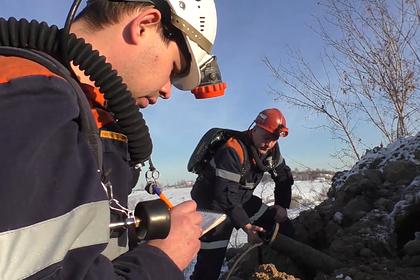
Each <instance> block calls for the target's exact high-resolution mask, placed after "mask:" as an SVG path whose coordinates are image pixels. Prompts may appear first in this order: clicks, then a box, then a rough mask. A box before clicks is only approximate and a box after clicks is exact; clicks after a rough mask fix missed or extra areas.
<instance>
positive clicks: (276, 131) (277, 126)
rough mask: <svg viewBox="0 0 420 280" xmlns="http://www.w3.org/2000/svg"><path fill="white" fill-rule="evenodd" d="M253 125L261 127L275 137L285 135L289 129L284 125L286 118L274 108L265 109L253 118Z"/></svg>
mask: <svg viewBox="0 0 420 280" xmlns="http://www.w3.org/2000/svg"><path fill="white" fill-rule="evenodd" d="M254 122H255V125H256V126H258V127H261V128H262V129H264V130H266V131H267V132H269V133H271V134H273V135H274V136H276V137H286V136H287V135H288V134H289V129H288V128H287V127H286V118H285V117H284V116H283V114H282V112H280V111H279V110H278V109H276V108H271V109H265V110H264V111H262V112H260V113H259V114H258V116H257V118H256V119H255V121H254Z"/></svg>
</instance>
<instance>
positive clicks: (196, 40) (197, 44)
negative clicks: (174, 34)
mask: <svg viewBox="0 0 420 280" xmlns="http://www.w3.org/2000/svg"><path fill="white" fill-rule="evenodd" d="M166 1H167V2H168V3H169V5H170V6H171V8H172V13H173V15H172V23H173V24H174V25H175V27H177V28H178V29H180V30H181V31H182V34H183V35H184V38H185V41H186V43H187V46H188V50H189V52H190V54H191V67H190V71H189V73H188V74H186V75H185V76H182V77H179V78H175V79H174V80H173V81H172V82H173V85H174V86H176V87H177V88H179V89H181V90H191V89H193V88H195V87H196V86H198V85H199V84H200V81H201V71H200V69H201V68H204V66H205V65H206V64H207V62H209V61H210V60H211V59H212V55H211V48H212V46H213V43H214V40H215V37H216V30H217V14H216V6H215V3H214V0H166Z"/></svg>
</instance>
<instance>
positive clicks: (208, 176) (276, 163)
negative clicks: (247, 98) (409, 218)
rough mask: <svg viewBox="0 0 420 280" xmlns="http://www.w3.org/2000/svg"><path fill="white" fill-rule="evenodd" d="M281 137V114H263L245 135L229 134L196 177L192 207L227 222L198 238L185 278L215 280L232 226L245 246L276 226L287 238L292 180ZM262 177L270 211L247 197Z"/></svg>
mask: <svg viewBox="0 0 420 280" xmlns="http://www.w3.org/2000/svg"><path fill="white" fill-rule="evenodd" d="M254 124H255V125H254ZM287 135H288V128H287V126H286V119H285V118H284V116H283V114H282V113H281V112H280V111H279V110H278V109H275V108H271V109H266V110H263V111H262V112H260V113H259V114H258V116H257V118H256V119H255V120H254V122H253V123H252V124H251V126H250V128H249V129H248V130H247V131H243V132H237V133H234V134H233V136H232V137H230V138H228V139H227V141H226V142H225V143H224V144H223V145H221V146H220V148H217V150H216V151H214V156H213V157H212V158H211V160H208V161H207V163H206V164H204V165H203V167H202V168H200V169H199V171H198V172H196V173H198V178H197V180H196V182H195V184H194V186H193V189H192V191H191V197H192V198H193V199H194V200H195V201H196V202H197V205H198V208H202V209H208V210H212V211H217V212H224V213H226V214H227V216H228V219H227V220H226V221H225V222H223V223H222V224H220V225H219V226H217V227H216V228H215V229H213V230H211V231H210V232H209V233H207V234H206V235H204V236H203V237H202V238H201V249H200V251H199V253H198V256H197V264H196V266H195V270H194V272H193V275H192V277H191V279H194V280H198V279H206V280H211V279H218V277H219V274H220V269H221V266H222V264H223V260H224V256H225V253H226V249H227V246H228V243H229V239H230V235H231V233H232V230H233V228H234V227H235V228H237V229H239V228H241V229H243V230H244V231H245V232H246V233H247V235H248V241H249V242H261V241H262V240H261V236H262V235H263V234H262V233H264V232H268V231H270V230H271V229H272V228H273V226H274V225H275V223H279V224H280V233H282V234H286V235H289V236H293V234H294V232H293V228H292V225H291V222H290V220H289V219H288V218H287V211H286V208H289V206H290V201H291V186H292V185H293V176H292V174H291V171H290V168H289V167H288V166H287V165H286V163H285V161H284V159H283V157H282V156H281V154H280V150H279V145H278V142H277V140H278V139H279V138H280V137H286V136H287ZM193 156H194V154H193ZM265 172H269V173H270V175H271V178H272V179H273V181H274V183H275V189H274V198H275V202H274V205H272V206H267V205H265V204H264V203H262V200H261V198H259V197H257V196H254V195H253V192H254V190H255V188H256V187H257V185H258V184H259V183H260V182H261V180H262V178H263V175H264V173H265Z"/></svg>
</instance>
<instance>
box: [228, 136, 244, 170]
mask: <svg viewBox="0 0 420 280" xmlns="http://www.w3.org/2000/svg"><path fill="white" fill-rule="evenodd" d="M226 147H229V148H232V149H233V150H234V151H235V152H236V153H237V154H238V156H239V161H240V162H241V164H243V163H244V150H243V149H242V146H241V144H240V143H239V142H238V140H236V139H235V138H233V137H231V138H229V140H227V141H226Z"/></svg>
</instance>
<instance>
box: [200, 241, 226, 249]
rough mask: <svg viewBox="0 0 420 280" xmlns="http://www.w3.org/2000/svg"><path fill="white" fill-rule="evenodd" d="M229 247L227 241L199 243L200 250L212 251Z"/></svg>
mask: <svg viewBox="0 0 420 280" xmlns="http://www.w3.org/2000/svg"><path fill="white" fill-rule="evenodd" d="M228 245H229V240H218V241H212V242H203V241H201V248H200V249H201V250H212V249H220V248H226V247H227V246H228Z"/></svg>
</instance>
